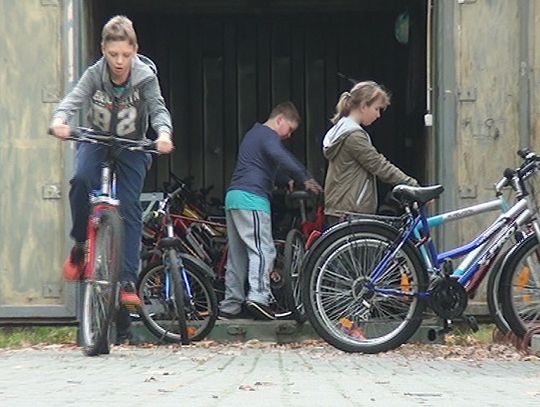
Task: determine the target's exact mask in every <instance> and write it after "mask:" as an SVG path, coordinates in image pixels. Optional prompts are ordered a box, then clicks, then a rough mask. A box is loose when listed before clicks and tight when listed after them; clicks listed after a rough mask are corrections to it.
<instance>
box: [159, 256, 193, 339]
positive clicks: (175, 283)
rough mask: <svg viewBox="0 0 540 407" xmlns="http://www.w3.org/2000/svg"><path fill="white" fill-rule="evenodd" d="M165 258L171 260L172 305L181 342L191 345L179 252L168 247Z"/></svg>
mask: <svg viewBox="0 0 540 407" xmlns="http://www.w3.org/2000/svg"><path fill="white" fill-rule="evenodd" d="M164 258H165V259H166V261H167V259H168V261H169V277H170V280H169V281H170V284H171V285H172V300H173V301H172V305H173V309H174V312H175V313H176V318H177V322H178V326H179V334H180V342H181V343H182V345H189V342H190V341H189V336H188V329H187V318H186V310H185V305H186V299H185V293H184V278H183V276H182V270H181V269H180V268H179V267H178V253H177V252H176V250H175V249H168V250H167V251H166V252H165V255H164Z"/></svg>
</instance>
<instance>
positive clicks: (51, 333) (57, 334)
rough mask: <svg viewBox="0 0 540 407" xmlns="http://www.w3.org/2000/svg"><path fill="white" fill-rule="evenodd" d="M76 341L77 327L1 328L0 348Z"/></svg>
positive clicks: (73, 342)
mask: <svg viewBox="0 0 540 407" xmlns="http://www.w3.org/2000/svg"><path fill="white" fill-rule="evenodd" d="M76 341H77V328H76V327H71V326H64V327H50V326H33V327H2V328H0V348H24V347H28V346H33V345H38V344H45V345H52V344H75V343H76Z"/></svg>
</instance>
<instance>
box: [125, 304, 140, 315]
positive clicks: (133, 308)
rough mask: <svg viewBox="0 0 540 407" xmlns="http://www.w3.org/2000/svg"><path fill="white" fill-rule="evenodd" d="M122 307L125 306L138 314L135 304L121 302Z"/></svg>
mask: <svg viewBox="0 0 540 407" xmlns="http://www.w3.org/2000/svg"><path fill="white" fill-rule="evenodd" d="M123 306H124V307H126V309H127V310H128V311H129V312H130V314H131V313H136V314H137V315H138V314H139V307H138V306H137V305H134V304H123Z"/></svg>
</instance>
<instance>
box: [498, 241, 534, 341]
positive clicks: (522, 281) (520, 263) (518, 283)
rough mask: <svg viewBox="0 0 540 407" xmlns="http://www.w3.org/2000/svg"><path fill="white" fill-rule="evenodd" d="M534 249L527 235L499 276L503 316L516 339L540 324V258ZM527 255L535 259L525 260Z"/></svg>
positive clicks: (527, 257) (527, 258) (532, 242)
mask: <svg viewBox="0 0 540 407" xmlns="http://www.w3.org/2000/svg"><path fill="white" fill-rule="evenodd" d="M537 250H540V244H539V242H538V238H537V236H536V234H531V235H529V236H527V237H526V238H525V239H524V240H523V241H521V242H520V243H519V244H518V246H517V247H516V249H515V250H513V251H512V253H511V255H510V256H509V257H508V261H507V262H506V264H505V267H504V269H503V270H502V274H501V282H500V285H501V305H502V311H503V316H504V318H505V319H506V321H507V322H508V325H509V327H510V329H511V330H512V332H513V333H514V334H515V335H516V336H518V337H524V336H525V334H526V333H527V331H528V330H529V329H530V328H531V327H533V326H537V325H539V324H540V256H539V255H538V253H534V252H535V251H537ZM531 254H533V255H534V257H536V259H529V256H530V255H531ZM533 264H534V265H535V267H532V266H533ZM533 296H534V298H533ZM527 304H529V305H530V306H528V305H527Z"/></svg>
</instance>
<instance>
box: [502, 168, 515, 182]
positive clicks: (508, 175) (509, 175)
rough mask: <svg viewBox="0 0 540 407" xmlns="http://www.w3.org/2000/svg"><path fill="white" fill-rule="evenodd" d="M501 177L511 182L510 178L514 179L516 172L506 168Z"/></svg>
mask: <svg viewBox="0 0 540 407" xmlns="http://www.w3.org/2000/svg"><path fill="white" fill-rule="evenodd" d="M503 175H504V178H506V179H508V180H511V179H512V178H514V175H516V171H515V170H513V169H512V168H507V169H505V170H504V172H503Z"/></svg>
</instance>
